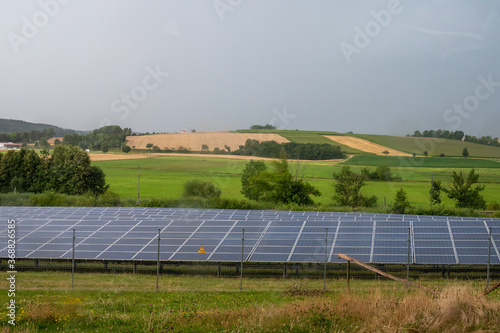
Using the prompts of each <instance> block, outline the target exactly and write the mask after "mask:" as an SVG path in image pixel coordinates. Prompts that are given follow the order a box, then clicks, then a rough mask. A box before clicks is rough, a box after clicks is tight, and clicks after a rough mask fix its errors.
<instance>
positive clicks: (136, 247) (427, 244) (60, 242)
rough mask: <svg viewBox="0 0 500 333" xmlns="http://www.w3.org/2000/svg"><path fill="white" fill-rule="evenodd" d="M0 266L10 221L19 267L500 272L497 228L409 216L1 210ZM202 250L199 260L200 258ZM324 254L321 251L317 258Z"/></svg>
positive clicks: (496, 222)
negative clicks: (121, 263)
mask: <svg viewBox="0 0 500 333" xmlns="http://www.w3.org/2000/svg"><path fill="white" fill-rule="evenodd" d="M0 216H1V218H2V219H3V220H4V221H5V228H2V230H0V239H2V242H1V243H0V244H2V245H3V246H1V248H0V258H7V257H8V253H7V245H6V244H7V227H6V226H7V221H8V220H9V219H15V220H16V256H17V257H18V258H37V259H42V258H50V259H55V258H63V259H64V258H67V259H69V258H71V257H72V243H73V229H75V236H76V238H75V258H77V259H91V260H92V259H95V260H156V259H157V257H158V231H160V235H161V237H160V238H161V239H160V260H162V261H228V262H236V261H240V260H241V251H242V236H243V235H242V230H243V229H244V230H245V235H244V249H243V258H244V260H245V261H252V262H306V263H314V262H324V261H325V250H326V256H327V257H326V260H327V261H328V262H330V263H340V262H343V260H340V259H338V258H337V254H338V253H344V254H346V255H349V256H352V257H354V258H356V259H358V260H361V261H364V262H367V263H382V264H390V263H394V264H404V263H407V261H408V240H410V262H411V263H417V264H486V263H487V260H488V247H489V228H491V230H492V233H493V241H492V248H491V249H492V250H491V264H494V265H497V264H499V263H500V252H499V250H500V219H491V218H487V219H485V218H462V217H440V216H418V215H394V214H392V215H391V214H370V213H330V212H296V211H246V210H214V209H177V208H130V207H120V208H116V207H109V208H106V207H97V208H79V207H68V208H64V207H0ZM202 246H203V248H204V249H205V253H202V252H203V251H199V250H200V248H201V247H202ZM325 247H326V249H325Z"/></svg>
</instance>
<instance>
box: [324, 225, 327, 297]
mask: <svg viewBox="0 0 500 333" xmlns="http://www.w3.org/2000/svg"><path fill="white" fill-rule="evenodd" d="M327 251H328V228H325V272H324V277H323V290H326V260H327V256H328V252H327Z"/></svg>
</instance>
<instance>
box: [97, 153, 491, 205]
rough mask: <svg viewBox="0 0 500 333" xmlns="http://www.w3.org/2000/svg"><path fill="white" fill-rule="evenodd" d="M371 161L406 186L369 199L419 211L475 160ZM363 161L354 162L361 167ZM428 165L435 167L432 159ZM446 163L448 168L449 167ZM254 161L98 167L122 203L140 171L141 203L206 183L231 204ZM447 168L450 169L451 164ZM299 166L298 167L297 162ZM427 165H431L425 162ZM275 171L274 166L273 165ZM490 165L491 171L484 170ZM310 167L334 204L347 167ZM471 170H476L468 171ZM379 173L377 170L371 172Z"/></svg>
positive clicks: (370, 188)
mask: <svg viewBox="0 0 500 333" xmlns="http://www.w3.org/2000/svg"><path fill="white" fill-rule="evenodd" d="M359 158H361V159H366V160H367V161H366V162H363V163H366V164H368V165H370V164H380V163H381V161H396V162H395V163H396V164H395V165H396V166H394V167H393V168H392V171H393V173H394V174H395V175H396V176H400V177H401V178H402V179H403V181H401V182H375V181H369V182H367V185H366V186H365V187H364V189H363V192H364V193H365V194H370V195H376V196H377V197H378V199H379V201H378V203H379V205H383V203H384V197H385V198H386V203H387V204H390V203H391V202H392V200H393V198H394V196H395V194H396V192H397V191H398V190H399V188H401V187H402V188H404V189H405V191H406V192H407V193H408V196H409V200H410V203H411V204H412V205H414V206H423V207H427V206H428V204H429V201H428V198H429V183H430V179H431V176H432V175H434V179H437V180H440V181H442V182H443V184H445V185H446V184H449V183H450V182H451V174H452V171H460V170H462V171H464V172H468V171H469V169H467V168H457V166H456V162H460V161H464V162H463V163H472V162H471V161H473V160H472V159H468V160H465V159H441V158H437V159H436V160H437V162H436V163H438V164H439V163H441V164H439V167H437V166H435V167H429V166H426V165H425V164H424V165H421V166H412V165H410V166H408V165H404V164H403V165H401V164H400V163H397V161H399V160H398V159H397V158H391V157H385V156H365V157H364V156H360V157H359ZM356 159H357V157H353V159H352V160H354V162H355V161H356ZM422 160H428V161H432V160H433V159H431V158H427V159H424V158H422ZM443 161H444V162H443ZM475 161H479V162H478V163H484V164H481V165H480V166H483V167H482V168H477V166H479V165H476V164H475V166H476V172H477V173H478V174H479V175H480V181H481V182H482V183H483V184H485V185H486V190H485V191H484V192H482V193H483V195H484V197H485V199H486V202H492V201H496V202H500V172H499V171H498V170H499V169H497V168H492V167H491V165H492V164H491V163H495V162H493V161H487V160H475ZM247 162H248V161H245V160H233V159H218V158H213V157H210V158H208V157H207V158H203V157H186V156H182V157H181V156H179V157H177V156H169V157H155V158H149V159H139V160H117V161H99V162H94V164H95V165H98V166H100V167H102V168H103V170H104V172H105V173H106V179H107V181H108V183H109V184H110V185H111V187H110V189H111V190H112V191H114V192H116V193H118V194H119V195H120V196H121V198H122V199H136V198H137V185H138V167H139V166H140V167H141V178H140V182H141V183H140V184H141V185H140V189H141V191H140V195H141V199H148V198H171V199H173V198H179V197H180V196H181V195H182V191H183V185H184V183H185V182H187V181H189V180H192V179H195V178H196V179H200V180H204V181H210V182H213V183H214V184H215V185H217V186H218V187H219V188H220V189H221V190H222V196H223V197H225V198H233V199H244V197H243V195H242V194H241V193H240V190H241V173H242V172H243V169H244V167H245V164H246V163H247ZM445 162H448V164H447V167H446V163H445ZM291 163H292V164H293V162H291ZM424 163H428V162H425V161H424ZM474 163H475V162H474ZM496 164H498V163H496ZM268 165H269V164H268ZM485 165H487V166H488V167H484V166H485ZM303 166H305V176H306V178H307V179H308V181H310V182H311V184H313V185H314V186H316V187H317V188H318V189H319V190H320V191H321V192H322V196H320V197H314V198H313V199H314V200H315V202H317V203H319V204H331V203H332V196H333V194H334V193H333V187H332V184H333V178H332V174H333V172H339V171H340V169H341V167H342V164H339V162H335V161H317V162H307V163H306V162H303ZM467 166H470V165H467ZM364 167H366V166H365V165H353V166H352V168H353V169H354V170H355V171H358V172H359V171H360V170H361V169H362V168H364ZM368 168H369V169H372V170H373V169H374V166H371V167H370V166H368ZM441 198H442V200H443V203H442V204H443V205H445V206H448V207H452V206H453V202H452V201H451V200H450V199H449V198H447V197H446V195H444V194H442V195H441Z"/></svg>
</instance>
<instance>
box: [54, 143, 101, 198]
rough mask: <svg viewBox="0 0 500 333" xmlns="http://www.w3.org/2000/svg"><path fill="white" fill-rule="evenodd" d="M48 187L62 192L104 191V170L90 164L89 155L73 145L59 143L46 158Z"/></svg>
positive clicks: (95, 192)
mask: <svg viewBox="0 0 500 333" xmlns="http://www.w3.org/2000/svg"><path fill="white" fill-rule="evenodd" d="M48 164H49V170H48V171H49V173H48V189H53V190H55V191H56V192H58V193H64V194H84V193H86V192H92V193H94V194H100V193H104V192H105V191H106V190H107V189H108V187H109V186H108V185H105V180H104V172H102V170H100V168H98V167H91V166H90V157H89V155H88V154H87V153H86V152H85V151H83V150H81V149H79V148H78V147H74V146H63V145H59V146H56V147H55V148H54V152H53V153H52V156H51V157H50V158H49V160H48Z"/></svg>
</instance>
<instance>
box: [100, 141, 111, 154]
mask: <svg viewBox="0 0 500 333" xmlns="http://www.w3.org/2000/svg"><path fill="white" fill-rule="evenodd" d="M101 150H102V152H103V153H107V152H108V151H109V144H108V143H107V142H106V141H105V142H103V143H101Z"/></svg>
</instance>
